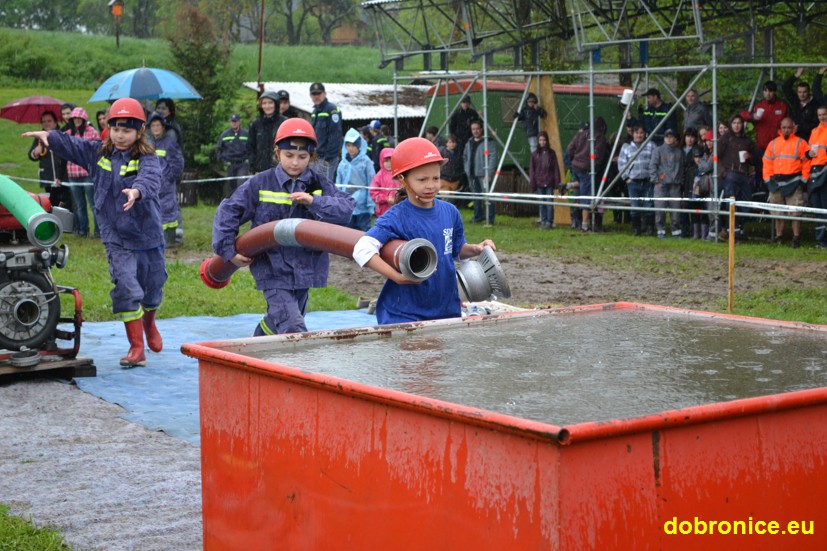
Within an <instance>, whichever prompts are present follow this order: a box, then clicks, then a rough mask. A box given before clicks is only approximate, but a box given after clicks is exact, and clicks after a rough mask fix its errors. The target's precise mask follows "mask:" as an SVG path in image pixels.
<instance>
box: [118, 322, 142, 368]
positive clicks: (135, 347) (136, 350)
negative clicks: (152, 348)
mask: <svg viewBox="0 0 827 551" xmlns="http://www.w3.org/2000/svg"><path fill="white" fill-rule="evenodd" d="M124 325H125V326H126V338H127V339H129V353H127V355H126V356H124V357H123V358H121V367H127V368H128V367H137V366H139V365H140V366H144V365H146V354H144V328H143V327H142V326H141V320H139V319H137V320H132V321H127V322H124Z"/></svg>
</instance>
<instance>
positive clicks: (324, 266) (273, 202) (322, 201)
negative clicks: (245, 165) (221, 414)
mask: <svg viewBox="0 0 827 551" xmlns="http://www.w3.org/2000/svg"><path fill="white" fill-rule="evenodd" d="M298 191H304V192H306V193H309V194H311V195H312V196H313V203H311V204H310V205H307V206H305V205H302V204H300V203H294V202H293V201H291V200H290V198H289V195H290V194H291V193H293V192H298ZM353 207H354V202H353V199H352V198H351V197H350V195H348V194H347V193H344V192H341V191H339V190H338V189H336V187H335V186H334V185H333V183H332V182H331V181H330V180H329V179H328V178H326V177H325V176H322V175H319V174H317V173H316V172H314V171H312V170H310V169H305V170H304V172H302V173H301V174H300V175H299V177H298V178H296V179H295V180H293V179H291V178H290V176H289V175H288V174H287V173H286V172H284V169H283V168H282V167H281V165H279V166H277V167H275V168H273V169H270V170H266V171H264V172H261V173H259V174H256V175H255V176H253V177H252V178H250V179H249V180H247V181H246V182H245V183H244V184H242V185H241V186H239V188H238V189H237V190H236V191H235V192H234V193H233V194H232V195H231V196H230V197H228V198H226V199H224V200H223V201H222V202H221V204H220V205H219V206H218V210H217V211H216V213H215V220H214V221H213V238H212V246H213V251H214V252H215V254H217V255H219V256H220V257H221V258H222V259H224V261H226V262H229V261H230V259H231V258H233V257H234V256H235V255H236V253H237V251H236V248H235V240H236V236H237V234H238V228H239V227H240V226H241V225H243V224H245V223H246V222H248V221H250V222H251V224H250V227H251V229H252V228H255V227H257V226H260V225H262V224H266V223H268V222H272V221H274V220H282V219H285V218H307V219H310V220H317V221H320V222H328V223H331V224H339V225H346V224H347V223H348V222H349V221H350V216H351V213H352V212H353ZM329 266H330V259H329V257H328V254H327V253H325V252H321V251H315V250H311V249H306V248H304V247H276V248H274V249H271V250H269V251H267V252H266V253H264V254H261V255H259V256H258V257H256V258H255V260H254V261H253V263H252V264H251V265H250V273H252V275H253V278H254V279H255V281H256V288H257V289H259V290H261V291H262V292H263V293H264V297H265V299H266V300H267V315H265V316H264V318H263V319H262V320H261V323H259V325H258V326H257V327H256V330H255V335H272V334H277V333H295V332H303V331H307V327H306V326H305V323H304V314H305V313H306V311H307V300H308V297H309V289H310V288H311V287H325V286H326V285H327V273H328V269H329Z"/></svg>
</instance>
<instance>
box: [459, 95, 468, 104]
mask: <svg viewBox="0 0 827 551" xmlns="http://www.w3.org/2000/svg"><path fill="white" fill-rule="evenodd" d="M460 103H471V97H470V96H465V97H463V98H462V101H460Z"/></svg>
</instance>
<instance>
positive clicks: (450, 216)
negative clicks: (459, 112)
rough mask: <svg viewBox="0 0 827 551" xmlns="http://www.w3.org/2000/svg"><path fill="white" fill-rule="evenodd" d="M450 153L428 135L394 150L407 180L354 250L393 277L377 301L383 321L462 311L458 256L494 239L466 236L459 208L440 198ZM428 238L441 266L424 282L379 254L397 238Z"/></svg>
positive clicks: (363, 262) (398, 174)
mask: <svg viewBox="0 0 827 551" xmlns="http://www.w3.org/2000/svg"><path fill="white" fill-rule="evenodd" d="M443 162H445V159H443V158H442V156H441V155H440V154H439V151H438V150H437V148H436V146H435V145H434V144H433V143H431V142H430V141H429V140H426V139H425V138H409V139H407V140H405V141H403V142H402V143H400V144H399V145H398V146H397V147H396V149H394V152H393V155H392V156H391V168H392V173H393V177H394V178H396V179H398V180H399V182H400V183H401V184H402V189H400V190H399V193H398V195H397V197H398V201H397V203H396V204H395V205H394V206H393V207H391V209H390V210H388V211H387V212H386V213H385V214H384V215H382V216H381V217H380V218H377V219H376V224H375V225H374V226H373V227H372V228H371V229H370V230H369V231H368V232H367V233H366V234H365V235H364V237H362V238H361V239H360V240H359V241H358V243H357V244H356V247H355V248H354V251H353V259H354V260H355V261H356V262H357V263H358V264H359V265H360V266H367V267H368V268H370V269H372V270H374V271H376V272H378V273H379V274H381V275H383V276H385V277H386V278H388V281H386V282H385V286H384V287H383V288H382V292H381V293H380V295H379V300H378V301H377V303H376V319H377V321H378V322H379V323H380V324H382V325H384V324H388V323H402V322H411V321H422V320H435V319H443V318H458V317H460V316H462V303H461V302H460V298H459V289H458V287H457V275H456V269H455V267H454V261H455V260H464V259H468V258H471V257H473V256H476V255H478V254H480V253H481V252H482V249H483V247H485V246H486V245H489V246H490V247H491V248H492V249H495V250H496V246H495V245H494V242H493V241H491V240H490V239H486V240H485V241H483V242H482V243H479V244H477V245H472V244H470V243H466V242H465V229H464V227H463V225H462V217H461V216H460V214H459V211H458V210H457V208H456V207H455V206H454V205H452V204H450V203H446V202H445V201H441V200H439V199H437V198H436V195H437V193H438V192H439V184H440V176H439V172H440V167H441V166H442V163H443ZM415 238H424V239H427V240H428V241H430V242H431V243H432V244H433V245H434V247H435V248H436V250H437V255H438V260H437V269H436V272H434V274H433V275H431V277H429V278H428V279H426V280H425V281H423V282H421V283H419V284H413V283H415V282H413V281H409V280H408V279H406V278H405V276H403V275H402V274H401V273H399V272H397V271H396V270H395V269H394V268H393V267H391V266H390V265H389V264H388V263H387V262H385V261H384V260H382V258H381V257H380V256H379V250H380V249H381V248H382V246H383V245H385V243H387V242H388V241H390V240H392V239H404V240H411V239H415Z"/></svg>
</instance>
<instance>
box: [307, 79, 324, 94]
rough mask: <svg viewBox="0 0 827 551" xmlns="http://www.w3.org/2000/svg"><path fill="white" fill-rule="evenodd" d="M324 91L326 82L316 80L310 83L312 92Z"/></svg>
mask: <svg viewBox="0 0 827 551" xmlns="http://www.w3.org/2000/svg"><path fill="white" fill-rule="evenodd" d="M322 92H324V84H322V83H321V82H314V83H313V84H311V85H310V93H311V94H320V93H322Z"/></svg>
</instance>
